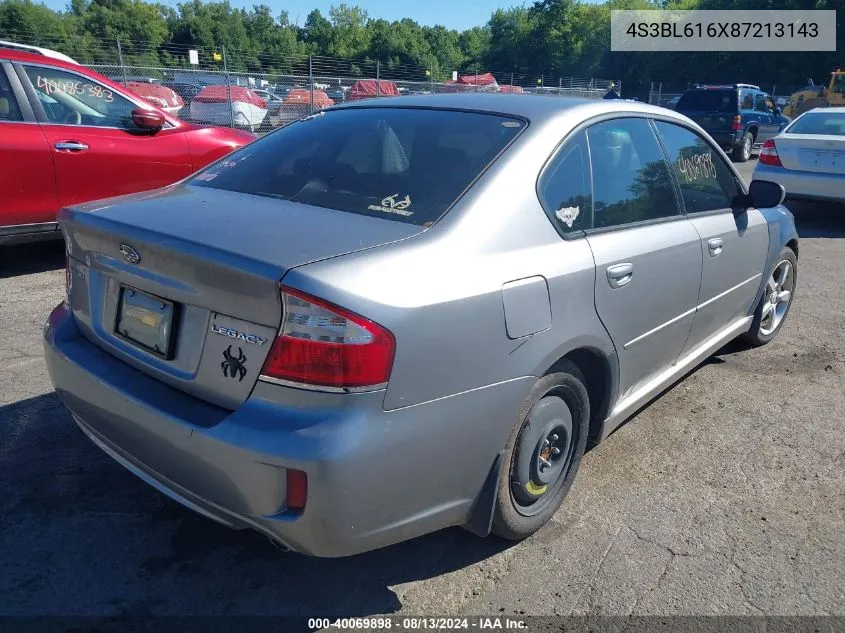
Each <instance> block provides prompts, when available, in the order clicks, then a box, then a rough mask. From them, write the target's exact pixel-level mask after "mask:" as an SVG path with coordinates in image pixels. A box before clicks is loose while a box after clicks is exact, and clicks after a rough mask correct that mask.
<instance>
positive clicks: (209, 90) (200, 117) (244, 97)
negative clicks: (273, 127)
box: [190, 86, 268, 132]
mask: <svg viewBox="0 0 845 633" xmlns="http://www.w3.org/2000/svg"><path fill="white" fill-rule="evenodd" d="M267 111H268V105H267V102H266V101H264V99H262V98H261V97H260V96H259V95H258V94H256V92H255V91H254V90H251V89H249V88H245V87H243V86H229V87H228V88H227V87H226V86H206V87H205V88H203V89H202V90H200V92H199V93H198V94H197V95H196V96H195V97H194V98H193V99H191V105H190V116H191V120H192V121H197V122H204V123H210V124H212V125H226V126H233V127H238V128H243V129H247V130H249V131H251V132H254V131H256V130H257V129H258V128H259V127H261V124H262V123H263V122H264V119H265V117H266V116H267Z"/></svg>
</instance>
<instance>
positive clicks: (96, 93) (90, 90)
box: [36, 75, 114, 103]
mask: <svg viewBox="0 0 845 633" xmlns="http://www.w3.org/2000/svg"><path fill="white" fill-rule="evenodd" d="M36 87H37V88H38V89H39V90H43V91H44V92H45V93H47V94H48V95H52V94H55V93H57V92H64V93H65V94H68V95H70V96H72V97H75V96H80V97H84V96H88V97H94V98H95V99H102V100H103V101H105V102H106V103H111V102H112V101H114V93H113V92H112V91H111V90H108V89H107V88H103V87H102V86H97V85H94V84H89V83H85V82H82V81H70V80H68V81H56V80H55V79H48V78H47V77H42V76H41V75H39V76H38V77H37V78H36Z"/></svg>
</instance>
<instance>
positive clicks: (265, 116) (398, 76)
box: [90, 57, 619, 132]
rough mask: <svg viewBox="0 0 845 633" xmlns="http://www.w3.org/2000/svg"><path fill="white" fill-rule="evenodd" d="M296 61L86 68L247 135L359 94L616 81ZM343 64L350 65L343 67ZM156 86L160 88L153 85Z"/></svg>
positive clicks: (540, 88)
mask: <svg viewBox="0 0 845 633" xmlns="http://www.w3.org/2000/svg"><path fill="white" fill-rule="evenodd" d="M297 65H302V66H307V70H305V69H303V70H305V72H290V71H288V72H243V71H232V70H228V69H226V70H217V69H213V70H212V69H202V68H197V67H196V66H193V67H192V66H190V65H189V66H181V67H174V66H170V67H161V66H133V65H125V64H124V65H121V64H116V65H115V64H90V67H91V68H93V69H94V70H96V71H97V72H99V73H101V74H103V75H105V76H107V77H109V78H110V79H112V80H114V81H116V82H118V83H122V84H125V85H126V86H127V87H128V88H129V89H130V90H132V91H133V92H135V93H136V94H138V95H139V96H141V97H144V98H146V99H147V100H149V101H151V102H153V103H154V104H155V105H157V106H159V107H163V108H165V109H167V110H168V111H169V112H170V113H171V114H175V115H177V116H179V117H180V118H183V119H185V120H188V121H192V122H196V123H209V124H213V125H222V126H232V127H239V128H245V129H249V130H251V131H254V132H266V131H269V130H271V129H274V128H276V127H279V126H281V125H285V124H287V123H290V122H292V121H295V120H297V119H300V118H302V117H304V116H307V115H309V114H312V113H314V112H316V111H319V110H322V109H324V108H327V107H330V106H332V105H334V104H337V103H343V102H345V101H350V100H357V99H363V98H388V97H401V96H403V95H421V94H436V93H448V92H497V93H520V94H525V93H531V94H539V95H545V96H549V97H582V98H591V99H600V98H602V97H603V96H604V95H605V94H606V93H607V91H608V90H609V89H610V88H611V87H615V88H616V90H617V92H618V91H619V82H613V81H611V80H607V79H597V78H590V79H583V78H578V77H566V78H562V77H561V78H552V77H542V76H541V77H536V78H535V77H531V76H527V75H517V74H515V73H481V72H478V71H477V70H475V69H473V70H470V71H463V72H460V71H457V72H455V73H453V77H456V78H457V80H451V81H435V80H434V79H432V75H433V74H434V73H433V72H432V71H431V69H411V68H409V67H401V68H396V67H391V66H387V65H382V64H381V63H380V62H367V61H355V60H341V59H333V58H331V59H330V58H316V57H309V58H308V59H307V60H305V63H304V64H302V63H300V64H296V63H294V64H291V66H294V68H293V69H292V70H295V66H297ZM345 66H348V67H349V68H348V70H347V72H344V70H346V69H345V68H344V67H345ZM426 70H428V72H426ZM411 77H413V78H411ZM148 86H151V87H148ZM157 86H161V87H163V88H165V89H166V90H157V89H156V87H157ZM170 91H172V92H170Z"/></svg>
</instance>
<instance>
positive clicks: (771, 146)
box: [760, 139, 783, 167]
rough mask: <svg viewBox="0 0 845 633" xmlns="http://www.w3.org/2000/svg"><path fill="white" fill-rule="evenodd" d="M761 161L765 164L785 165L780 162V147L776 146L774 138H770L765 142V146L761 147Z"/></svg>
mask: <svg viewBox="0 0 845 633" xmlns="http://www.w3.org/2000/svg"><path fill="white" fill-rule="evenodd" d="M760 162H761V163H762V164H763V165H773V166H775V167H783V163H781V162H780V156H778V148H777V147H776V146H775V141H774V139H769V140H768V141H766V142H765V143H763V147H762V148H760Z"/></svg>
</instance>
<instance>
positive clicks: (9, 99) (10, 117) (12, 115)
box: [0, 67, 23, 121]
mask: <svg viewBox="0 0 845 633" xmlns="http://www.w3.org/2000/svg"><path fill="white" fill-rule="evenodd" d="M0 121H23V115H22V114H21V110H20V108H19V107H18V100H17V99H15V95H14V93H13V92H12V86H10V85H9V78H8V77H6V71H5V70H4V69H3V68H2V67H0Z"/></svg>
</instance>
